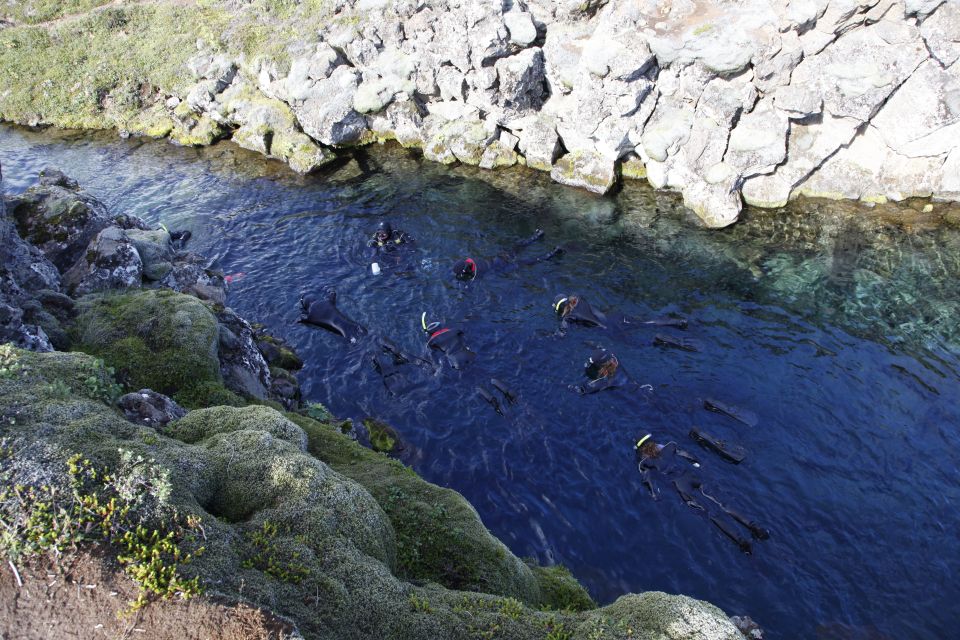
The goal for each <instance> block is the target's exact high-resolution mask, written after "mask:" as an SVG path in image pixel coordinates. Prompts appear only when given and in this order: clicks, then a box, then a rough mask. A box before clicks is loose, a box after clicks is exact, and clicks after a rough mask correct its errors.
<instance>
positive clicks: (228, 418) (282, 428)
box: [166, 407, 307, 451]
mask: <svg viewBox="0 0 960 640" xmlns="http://www.w3.org/2000/svg"><path fill="white" fill-rule="evenodd" d="M231 431H262V432H264V433H269V434H270V435H271V436H273V437H274V438H278V439H280V440H286V441H287V442H289V443H290V444H292V445H294V446H295V447H297V449H299V450H300V451H306V450H307V436H306V435H305V434H304V432H303V429H301V428H300V427H298V426H297V425H295V424H293V423H292V422H290V421H289V420H287V419H286V418H284V417H283V416H282V415H280V414H279V413H277V412H276V411H274V410H273V409H270V408H269V407H244V408H242V409H240V408H236V407H211V408H209V409H195V410H193V411H191V412H190V414H189V415H187V417H185V418H184V419H182V420H180V421H179V422H177V423H176V424H174V425H171V426H170V427H169V428H168V429H167V431H166V433H167V434H168V435H171V436H173V437H175V438H177V439H178V440H182V441H184V442H188V443H191V444H192V443H195V442H199V441H201V440H206V439H207V438H209V437H211V436H213V435H215V434H217V433H227V432H231Z"/></svg>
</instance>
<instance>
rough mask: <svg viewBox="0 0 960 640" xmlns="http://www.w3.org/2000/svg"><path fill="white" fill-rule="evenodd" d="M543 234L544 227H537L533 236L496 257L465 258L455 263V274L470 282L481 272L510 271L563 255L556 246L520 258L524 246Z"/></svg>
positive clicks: (561, 250)
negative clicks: (520, 266) (531, 256)
mask: <svg viewBox="0 0 960 640" xmlns="http://www.w3.org/2000/svg"><path fill="white" fill-rule="evenodd" d="M543 235H544V234H543V229H537V230H536V231H535V232H534V234H533V235H532V236H530V237H529V238H527V239H526V240H521V241H520V242H518V243H517V244H515V245H514V247H513V249H512V250H510V251H505V252H503V253H501V254H500V255H498V256H496V257H494V258H489V259H479V258H478V259H474V258H464V259H463V260H460V261H458V262H457V263H456V264H455V265H453V275H454V276H456V278H457V280H462V281H465V282H470V281H471V280H476V279H477V276H479V275H480V274H481V273H483V274H487V273H494V272H502V271H508V270H512V269H516V268H517V266H518V265H525V266H529V265H533V264H537V263H538V262H545V261H547V260H551V259H553V258H556V257H557V256H560V255H563V248H562V247H554V248H553V249H552V250H551V251H548V252H547V253H545V254H543V255H541V256H537V257H535V258H520V257H518V256H517V254H518V253H519V252H520V251H521V250H522V249H523V248H524V247H529V246H530V245H531V244H533V243H534V242H536V241H538V240H542V239H543Z"/></svg>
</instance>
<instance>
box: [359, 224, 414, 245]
mask: <svg viewBox="0 0 960 640" xmlns="http://www.w3.org/2000/svg"><path fill="white" fill-rule="evenodd" d="M412 242H413V237H412V236H411V235H410V234H409V233H407V232H406V231H400V230H399V229H394V228H393V226H392V225H391V224H390V223H389V222H387V221H386V220H384V221H382V222H381V223H380V224H379V225H377V230H376V231H375V232H374V233H373V236H372V237H371V238H370V241H369V242H368V243H367V246H368V247H371V248H373V249H375V250H378V251H392V250H394V249H396V248H398V247H400V246H401V245H404V244H409V243H412Z"/></svg>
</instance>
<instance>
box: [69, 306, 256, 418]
mask: <svg viewBox="0 0 960 640" xmlns="http://www.w3.org/2000/svg"><path fill="white" fill-rule="evenodd" d="M77 310H78V316H77V319H76V320H75V322H74V325H73V327H72V329H71V331H70V333H71V338H72V341H73V347H74V349H75V350H77V351H83V352H85V353H90V354H93V355H96V356H98V357H100V358H102V359H103V360H104V362H106V364H107V365H108V366H110V367H112V368H113V369H114V370H115V371H116V374H117V378H118V380H119V381H120V383H121V384H123V385H124V387H125V388H126V389H128V390H130V391H136V390H139V389H153V390H154V391H157V392H159V393H163V394H166V395H169V396H171V397H173V398H174V399H175V400H177V401H178V402H180V403H182V404H183V405H184V406H187V407H200V406H209V405H210V404H224V403H225V404H234V405H235V404H240V403H241V402H242V401H241V400H240V399H239V398H238V397H237V396H236V395H235V394H232V393H231V392H229V391H227V390H226V389H225V388H224V387H223V380H222V378H221V376H220V362H219V359H218V355H217V353H218V345H219V329H218V326H217V320H216V317H215V316H214V315H213V313H212V312H211V311H210V310H209V309H208V308H207V307H206V305H204V304H203V303H202V302H200V301H199V300H197V299H196V298H193V297H191V296H187V295H182V294H179V293H174V292H172V291H168V290H147V291H140V292H136V293H128V294H122V295H110V294H107V295H96V296H86V297H84V298H82V299H81V300H80V301H79V303H78V304H77Z"/></svg>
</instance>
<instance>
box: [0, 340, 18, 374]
mask: <svg viewBox="0 0 960 640" xmlns="http://www.w3.org/2000/svg"><path fill="white" fill-rule="evenodd" d="M20 373H21V367H20V362H19V356H18V355H17V352H16V351H15V350H14V348H13V347H12V346H10V345H8V344H4V345H0V378H2V379H4V380H15V379H17V378H19V377H20Z"/></svg>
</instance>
